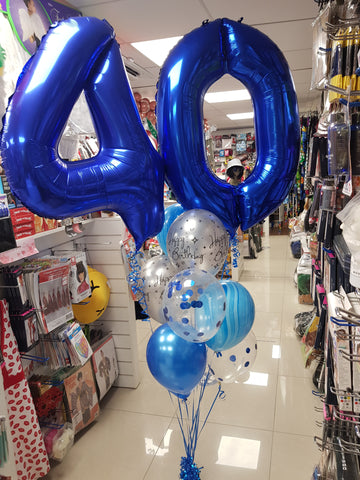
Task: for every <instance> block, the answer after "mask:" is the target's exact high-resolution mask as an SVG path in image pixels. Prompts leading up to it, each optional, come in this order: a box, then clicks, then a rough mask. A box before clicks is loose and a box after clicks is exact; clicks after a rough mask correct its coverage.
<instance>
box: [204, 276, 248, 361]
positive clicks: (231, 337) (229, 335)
mask: <svg viewBox="0 0 360 480" xmlns="http://www.w3.org/2000/svg"><path fill="white" fill-rule="evenodd" d="M220 283H221V285H222V287H223V289H224V290H225V294H226V310H225V318H224V321H223V322H222V324H221V327H220V328H219V330H218V331H217V333H216V335H215V336H214V337H212V338H211V339H210V340H208V341H207V342H206V345H207V346H208V347H210V348H211V349H212V350H214V351H215V352H221V351H222V350H228V349H229V348H232V347H234V346H235V345H237V344H238V343H240V342H241V341H242V340H243V339H244V338H245V337H246V335H247V334H248V333H249V332H250V330H251V328H252V326H253V323H254V318H255V305H254V300H253V299H252V297H251V295H250V293H249V292H248V291H247V290H246V288H245V287H243V286H242V285H241V284H240V283H238V282H233V281H232V280H223V281H221V282H220Z"/></svg>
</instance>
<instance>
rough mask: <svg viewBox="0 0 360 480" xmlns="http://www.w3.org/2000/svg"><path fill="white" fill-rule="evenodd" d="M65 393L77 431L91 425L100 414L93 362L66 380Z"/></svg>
mask: <svg viewBox="0 0 360 480" xmlns="http://www.w3.org/2000/svg"><path fill="white" fill-rule="evenodd" d="M64 386H65V393H66V398H67V402H68V405H69V411H70V415H71V420H72V424H73V427H74V430H75V433H77V432H79V431H80V430H82V429H83V428H85V427H86V426H88V425H90V423H92V422H93V421H94V420H95V418H96V417H97V416H98V415H99V403H98V399H97V395H96V388H95V382H94V377H93V373H92V368H91V363H90V362H87V363H86V364H85V365H83V367H81V368H80V369H79V370H77V371H76V372H75V373H73V374H72V375H70V376H69V377H68V378H65V380H64Z"/></svg>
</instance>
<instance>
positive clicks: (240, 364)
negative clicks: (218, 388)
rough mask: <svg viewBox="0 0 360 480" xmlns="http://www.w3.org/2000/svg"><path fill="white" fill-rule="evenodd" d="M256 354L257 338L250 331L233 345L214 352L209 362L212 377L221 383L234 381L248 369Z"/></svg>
mask: <svg viewBox="0 0 360 480" xmlns="http://www.w3.org/2000/svg"><path fill="white" fill-rule="evenodd" d="M256 355H257V340H256V337H255V335H254V333H253V332H252V331H251V332H249V334H248V335H247V336H246V337H245V338H244V340H242V341H241V342H240V343H238V344H237V345H235V347H233V348H230V349H229V350H224V351H223V352H218V353H215V354H214V358H213V360H212V362H211V368H212V370H213V377H214V379H215V380H217V381H219V382H223V383H234V382H236V381H237V380H238V379H239V378H240V377H241V376H242V375H245V374H246V373H248V372H249V371H250V369H251V367H252V365H253V364H254V362H255V359H256Z"/></svg>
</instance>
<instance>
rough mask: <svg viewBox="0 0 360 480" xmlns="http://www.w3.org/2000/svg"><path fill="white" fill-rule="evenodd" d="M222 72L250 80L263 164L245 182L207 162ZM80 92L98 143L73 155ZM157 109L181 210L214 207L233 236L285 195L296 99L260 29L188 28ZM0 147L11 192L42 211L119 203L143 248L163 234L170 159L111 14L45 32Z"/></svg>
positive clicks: (69, 211)
mask: <svg viewBox="0 0 360 480" xmlns="http://www.w3.org/2000/svg"><path fill="white" fill-rule="evenodd" d="M225 73H229V74H230V75H232V76H234V77H235V78H237V79H238V80H240V81H241V82H243V83H244V84H245V85H246V87H247V88H248V89H249V91H250V93H251V97H252V100H253V104H254V112H255V128H256V142H257V155H258V159H257V164H256V167H255V169H254V172H253V173H252V174H251V176H250V177H249V178H248V179H247V180H246V181H245V182H244V183H243V184H241V185H240V186H238V187H233V186H231V185H229V184H226V183H225V182H223V181H221V180H219V179H217V177H216V176H215V175H214V174H213V173H212V172H211V171H210V169H209V168H208V167H207V164H206V154H205V145H204V136H203V116H202V106H203V98H204V94H205V92H206V90H207V89H208V87H209V86H210V85H211V84H212V83H214V82H215V81H216V80H218V79H219V78H220V77H221V76H222V75H223V74H225ZM82 90H84V91H85V95H86V97H87V101H88V104H89V109H90V111H91V114H92V117H93V121H94V125H95V129H96V132H97V136H98V139H99V143H100V151H99V153H98V155H96V156H95V157H94V158H91V159H89V160H84V161H81V162H73V163H71V162H67V161H65V160H63V159H61V158H60V157H59V154H58V144H59V140H60V138H61V134H62V131H63V129H64V126H65V124H66V120H67V118H68V116H69V114H70V112H71V109H72V107H73V105H74V103H75V102H76V100H77V98H78V97H79V95H80V93H81V91H82ZM157 115H158V130H159V139H160V145H161V153H162V155H163V158H164V160H165V168H166V172H165V173H166V176H167V179H168V182H169V184H170V186H171V187H172V189H173V191H174V192H175V194H176V197H177V199H178V201H179V202H180V203H181V204H182V206H183V207H184V208H185V209H192V208H200V209H205V210H209V211H211V212H212V213H214V214H215V215H217V216H218V217H219V218H220V219H221V220H222V222H223V223H224V225H225V226H226V228H227V229H228V230H229V232H230V233H231V234H232V233H234V231H235V229H236V228H237V226H238V225H239V224H240V223H241V226H242V228H243V229H246V228H248V227H249V226H251V225H252V224H254V223H256V222H258V221H259V220H261V219H262V218H264V217H265V216H266V215H268V214H269V213H270V212H271V211H273V210H274V209H275V208H277V206H278V205H279V204H280V203H281V202H282V200H283V199H284V198H285V196H286V194H287V191H288V189H289V187H290V186H291V183H292V181H293V177H294V174H295V170H296V165H297V160H298V153H299V138H300V137H299V121H298V112H297V103H296V95H295V91H294V88H293V84H292V79H291V75H290V72H289V68H288V65H287V63H286V61H285V59H284V57H283V55H282V54H281V52H280V51H279V49H278V48H277V47H276V45H275V44H274V43H273V42H272V41H271V40H269V38H268V37H266V36H265V35H264V34H262V33H261V32H259V31H258V30H256V29H254V28H251V27H249V26H247V25H243V24H240V23H237V22H233V21H231V20H227V19H218V20H215V21H214V22H210V23H208V24H206V25H204V26H202V27H200V28H198V29H195V30H193V31H192V32H190V33H189V34H187V35H185V37H184V38H183V39H182V40H181V41H180V42H179V43H178V45H177V46H176V47H175V48H174V49H173V50H172V52H171V53H170V55H169V56H168V58H167V60H166V62H165V64H164V66H163V68H162V70H161V74H160V78H159V82H158V93H157ZM1 154H2V157H3V164H4V167H5V170H6V174H7V176H8V180H9V183H10V187H11V189H12V191H13V192H14V193H15V194H16V195H17V196H18V197H19V198H20V200H22V202H23V203H24V204H25V205H26V206H27V207H28V208H29V209H30V210H32V211H33V212H35V213H37V214H39V215H42V216H45V217H53V218H65V217H71V216H74V215H81V214H84V213H88V212H92V211H95V210H102V209H108V210H113V211H116V212H118V213H119V214H120V215H121V216H122V218H123V219H124V221H125V223H126V224H127V226H128V228H129V230H130V232H131V233H132V234H133V235H134V237H135V240H136V245H137V247H139V246H140V245H141V244H142V242H143V241H144V240H145V239H146V238H148V237H150V236H154V235H156V234H157V233H158V232H159V231H160V230H161V227H162V223H163V181H164V165H163V160H162V158H161V157H160V156H159V154H158V153H157V152H156V151H155V149H154V148H153V147H152V145H151V143H150V141H149V139H148V137H147V135H146V132H145V130H144V129H143V127H142V124H141V121H140V117H139V115H138V113H137V109H136V106H135V101H134V99H133V97H132V94H131V90H130V86H129V83H128V80H127V77H126V73H125V70H124V66H123V63H122V59H121V54H120V51H119V46H118V45H117V43H116V40H115V35H114V32H113V29H112V28H111V27H110V25H109V24H108V23H107V22H106V21H101V20H98V19H96V18H91V17H80V18H72V19H68V20H65V21H63V22H60V23H59V24H58V25H57V26H52V27H51V28H50V30H49V32H48V34H47V35H46V36H45V37H44V38H43V40H42V43H41V45H40V47H39V49H38V51H37V52H36V54H35V55H34V56H33V57H32V58H31V59H30V61H29V62H28V63H27V64H26V66H25V67H24V70H23V72H22V74H21V75H20V77H19V81H18V84H17V87H16V91H15V93H14V95H13V96H12V98H11V99H10V102H9V106H8V109H7V113H6V117H5V122H4V128H3V132H2V141H1Z"/></svg>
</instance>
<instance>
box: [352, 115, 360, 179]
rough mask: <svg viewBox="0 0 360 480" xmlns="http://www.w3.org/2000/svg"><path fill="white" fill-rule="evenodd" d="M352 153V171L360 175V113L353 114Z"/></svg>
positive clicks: (353, 173)
mask: <svg viewBox="0 0 360 480" xmlns="http://www.w3.org/2000/svg"><path fill="white" fill-rule="evenodd" d="M350 154H351V173H352V175H360V113H353V114H352V115H351V138H350Z"/></svg>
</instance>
